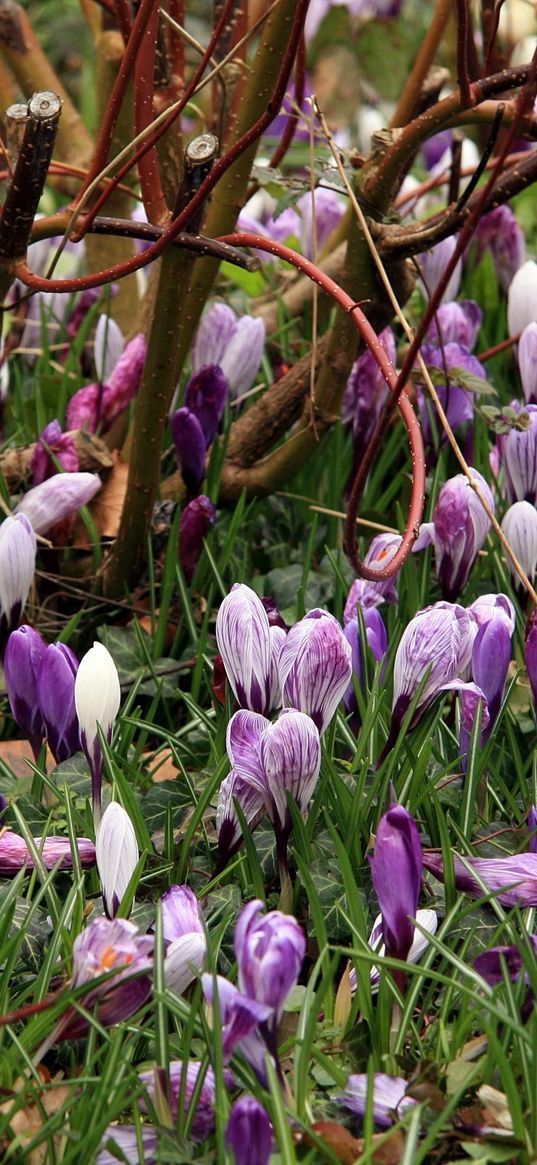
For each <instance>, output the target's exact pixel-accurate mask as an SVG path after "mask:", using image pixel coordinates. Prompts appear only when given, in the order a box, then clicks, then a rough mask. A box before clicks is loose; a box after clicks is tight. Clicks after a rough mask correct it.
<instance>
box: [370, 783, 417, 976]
mask: <svg viewBox="0 0 537 1165" xmlns="http://www.w3.org/2000/svg"><path fill="white" fill-rule="evenodd" d="M422 870H423V855H422V849H421V841H420V835H419V831H418V827H417V825H416V822H415V821H414V818H413V817H412V815H411V814H410V813H408V812H407V810H406V809H404V808H403V806H402V805H392V806H391V807H390V809H388V812H387V813H385V814H384V817H381V819H380V821H379V824H378V829H377V833H376V837H375V852H374V855H373V857H372V858H371V876H372V878H373V885H374V887H375V892H376V895H377V898H378V901H379V906H380V912H381V914H382V935H383V938H384V943H385V946H386V953H387V955H390V956H391V957H392V958H396V959H406V958H407V957H408V954H409V951H410V948H411V946H412V943H413V941H414V923H413V921H411V920H412V919H414V918H415V917H416V911H417V909H418V902H419V896H420V889H421V875H422Z"/></svg>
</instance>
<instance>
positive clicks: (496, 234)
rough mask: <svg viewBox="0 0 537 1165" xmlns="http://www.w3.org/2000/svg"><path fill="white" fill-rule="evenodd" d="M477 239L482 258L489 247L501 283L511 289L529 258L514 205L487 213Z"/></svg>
mask: <svg viewBox="0 0 537 1165" xmlns="http://www.w3.org/2000/svg"><path fill="white" fill-rule="evenodd" d="M473 241H474V243H475V244H476V253H477V258H478V260H479V259H480V258H481V256H482V255H483V252H484V251H485V250H488V251H490V254H491V255H492V261H493V263H494V267H495V270H496V275H497V278H498V282H499V284H500V287H501V288H502V290H503V291H507V290H508V289H509V287H510V285H511V283H512V280H513V278H514V276H515V275H516V272H517V271H518V270H519V269H520V268H521V266H522V264H523V263H524V260H525V258H526V244H525V242H524V235H523V233H522V230H521V229H520V227H519V225H518V223H517V220H516V218H515V216H514V214H513V211H512V210H511V207H510V206H497V207H495V208H494V210H490V211H489V212H488V214H484V215H483V216H482V217H481V218H480V219H479V220H478V223H477V228H476V231H475V234H474V240H473ZM511 335H513V333H512V332H511Z"/></svg>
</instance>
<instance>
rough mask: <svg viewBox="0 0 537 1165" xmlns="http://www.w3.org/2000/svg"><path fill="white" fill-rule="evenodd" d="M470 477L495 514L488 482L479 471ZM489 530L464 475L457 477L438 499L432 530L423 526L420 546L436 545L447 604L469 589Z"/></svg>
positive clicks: (439, 576)
mask: <svg viewBox="0 0 537 1165" xmlns="http://www.w3.org/2000/svg"><path fill="white" fill-rule="evenodd" d="M471 473H472V477H473V478H475V480H476V481H477V483H478V485H479V487H480V490H481V493H482V494H483V495H484V497H485V498H486V500H487V502H488V504H489V506H490V508H491V510H492V511H494V499H493V497H492V494H491V492H490V489H489V487H488V485H487V483H486V481H485V479H484V478H483V477H482V476H481V474H480V473H478V471H477V470H476V469H472V470H471ZM489 530H490V519H489V517H488V515H487V514H486V513H485V510H484V509H483V506H482V505H481V502H480V500H479V498H478V497H477V494H476V493H475V492H474V490H473V489H472V486H471V485H470V482H469V481H468V478H467V477H466V476H465V474H464V473H458V474H457V476H456V477H452V478H451V479H450V480H449V481H446V483H445V485H443V486H442V489H441V490H440V493H439V496H438V501H437V504H436V507H435V511H434V514H433V521H432V528H431V525H427V526H422V528H421V531H420V537H419V539H418V543H417V545H418V547H419V549H421V548H422V547H423V545H424V544H426V542H427V541H428V540H431V541H433V542H434V549H435V560H436V571H437V574H438V579H439V582H440V586H441V588H442V594H443V595H444V598H446V599H447V600H448V602H454V601H455V600H456V599H457V598H458V596H459V594H460V592H461V591H462V589H463V587H464V586H465V585H466V582H467V581H468V576H469V574H470V571H471V569H472V566H473V564H474V562H475V559H476V557H477V555H478V553H479V551H480V550H481V547H482V546H483V543H484V541H485V538H486V536H487V534H488V532H489ZM414 549H416V544H415V546H414Z"/></svg>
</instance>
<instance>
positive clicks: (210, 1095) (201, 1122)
mask: <svg viewBox="0 0 537 1165" xmlns="http://www.w3.org/2000/svg"><path fill="white" fill-rule="evenodd" d="M185 1070H186V1080H185V1081H184V1082H183V1076H184V1074H185ZM168 1072H169V1080H170V1091H171V1117H172V1120H173V1123H174V1124H175V1123H176V1122H177V1118H178V1115H179V1104H181V1105H182V1109H183V1113H184V1114H185V1115H186V1114H187V1113H188V1111H189V1108H190V1105H191V1103H192V1099H193V1096H194V1093H196V1096H197V1101H196V1110H195V1113H194V1119H193V1121H192V1124H191V1126H190V1135H191V1137H192V1138H193V1140H195V1141H205V1140H206V1139H207V1137H209V1136H210V1135H211V1133H212V1132H213V1129H214V1109H215V1104H216V1081H215V1076H214V1072H213V1069H212V1068H211V1067H210V1065H209V1066H205V1065H202V1064H201V1062H200V1061H199V1060H187V1062H186V1064H185V1063H184V1062H183V1061H181V1060H173V1061H172V1062H171V1063H170V1064H169V1066H168ZM201 1074H203V1075H202V1081H201V1088H200V1087H199V1084H200V1075H201ZM139 1079H140V1080H141V1081H142V1084H143V1085H144V1086H145V1090H146V1092H147V1095H148V1097H149V1099H150V1100H151V1102H152V1103H153V1105H155V1103H156V1094H157V1088H158V1083H159V1073H158V1069H149V1070H148V1071H146V1072H140V1074H139ZM225 1083H226V1085H227V1086H228V1087H230V1086H231V1083H232V1077H231V1074H230V1073H227V1072H226V1074H225ZM140 1107H141V1108H145V1107H146V1106H145V1104H144V1100H143V1097H141V1098H140Z"/></svg>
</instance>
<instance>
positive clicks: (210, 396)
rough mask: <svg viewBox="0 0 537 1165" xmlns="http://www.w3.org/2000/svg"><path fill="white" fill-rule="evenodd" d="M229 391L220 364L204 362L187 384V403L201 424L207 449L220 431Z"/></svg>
mask: <svg viewBox="0 0 537 1165" xmlns="http://www.w3.org/2000/svg"><path fill="white" fill-rule="evenodd" d="M228 393H229V387H228V382H227V379H226V377H225V375H224V373H223V372H222V369H221V368H220V367H219V366H218V364H203V365H202V366H201V368H198V370H197V372H194V374H193V376H191V377H190V380H189V381H188V384H187V386H186V389H185V405H186V407H187V408H188V409H190V412H191V413H194V416H195V417H197V419H198V421H199V423H200V425H201V429H202V432H203V437H204V440H205V447H206V449H208V448H209V445H210V444H211V442H212V441H213V440H214V438H215V436H216V434H217V432H218V427H219V425H220V421H221V420H222V417H223V415H224V409H225V407H226V401H227V398H228Z"/></svg>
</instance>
